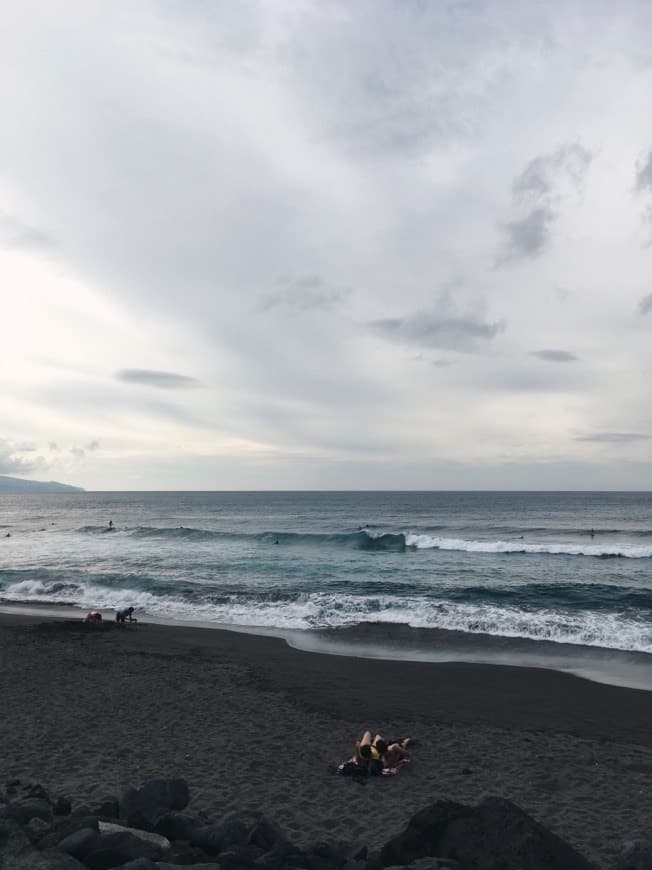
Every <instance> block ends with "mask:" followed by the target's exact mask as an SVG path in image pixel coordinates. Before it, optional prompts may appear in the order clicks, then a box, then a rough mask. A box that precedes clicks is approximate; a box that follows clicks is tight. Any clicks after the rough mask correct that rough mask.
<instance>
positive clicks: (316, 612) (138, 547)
mask: <svg viewBox="0 0 652 870" xmlns="http://www.w3.org/2000/svg"><path fill="white" fill-rule="evenodd" d="M109 522H112V523H113V529H109ZM3 605H4V606H13V607H15V606H16V605H20V606H32V607H33V606H35V605H38V606H40V607H43V606H48V607H55V608H57V609H60V610H61V612H63V611H64V610H65V611H66V613H68V614H70V613H71V612H74V611H75V610H77V611H79V615H82V614H83V612H85V611H87V610H88V609H91V608H92V609H102V610H104V611H112V610H113V609H115V608H117V607H121V606H125V605H133V606H134V607H135V608H136V611H137V613H138V615H139V616H140V617H141V618H144V619H148V618H150V619H153V620H163V621H173V622H189V623H192V624H198V625H214V626H219V627H230V628H239V629H243V630H248V631H255V632H262V633H272V634H278V635H280V636H283V637H285V638H286V639H287V640H288V641H289V642H290V643H292V644H293V645H296V646H299V647H303V648H305V649H315V650H320V651H326V652H333V653H347V654H352V653H353V654H358V655H375V656H385V657H392V658H393V657H407V658H413V659H419V660H421V659H426V660H433V661H440V660H445V659H460V660H471V661H498V662H502V663H510V664H529V665H532V664H534V665H536V666H544V667H555V668H559V669H566V670H570V671H573V672H576V673H582V674H584V675H588V676H591V677H595V678H596V679H606V680H607V681H611V682H621V683H624V684H627V685H634V686H639V687H643V688H652V667H650V666H651V665H652V657H650V656H652V493H640V492H620V493H617V492H609V493H604V492H187V493H184V492H169V493H165V492H162V493H159V492H156V493H134V492H129V493H119V492H114V493H105V492H104V493H102V492H97V493H94V492H88V493H72V494H68V493H66V494H58V493H49V494H42V495H25V494H22V495H0V606H3Z"/></svg>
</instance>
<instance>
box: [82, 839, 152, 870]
mask: <svg viewBox="0 0 652 870" xmlns="http://www.w3.org/2000/svg"><path fill="white" fill-rule="evenodd" d="M160 857H161V849H160V848H158V847H157V846H155V845H154V844H152V843H150V842H147V841H146V840H142V839H141V838H140V837H136V836H135V835H134V834H131V833H129V831H119V832H116V833H111V834H100V835H99V837H98V839H97V841H96V843H95V845H94V847H93V848H92V849H91V850H90V852H88V853H87V854H86V856H85V857H84V864H85V865H86V866H87V867H88V868H89V870H109V868H111V867H120V866H121V865H122V864H126V863H127V862H128V861H133V860H134V859H136V858H149V859H151V860H152V861H156V860H157V858H160Z"/></svg>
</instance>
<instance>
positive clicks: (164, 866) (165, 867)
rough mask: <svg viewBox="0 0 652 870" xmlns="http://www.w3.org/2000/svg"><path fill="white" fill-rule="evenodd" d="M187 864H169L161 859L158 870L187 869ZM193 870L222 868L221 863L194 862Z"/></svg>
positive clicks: (219, 869) (217, 869)
mask: <svg viewBox="0 0 652 870" xmlns="http://www.w3.org/2000/svg"><path fill="white" fill-rule="evenodd" d="M187 866H188V865H187V864H168V863H167V861H159V862H158V863H157V865H156V867H157V870H186V867H187ZM192 870H221V867H220V865H219V864H214V863H211V862H208V863H207V862H204V863H201V864H193V865H192Z"/></svg>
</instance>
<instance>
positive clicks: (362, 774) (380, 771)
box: [337, 761, 398, 779]
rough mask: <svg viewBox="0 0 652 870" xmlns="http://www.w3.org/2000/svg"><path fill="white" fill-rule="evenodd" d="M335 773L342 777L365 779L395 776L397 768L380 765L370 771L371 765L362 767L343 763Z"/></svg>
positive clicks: (350, 762) (352, 763)
mask: <svg viewBox="0 0 652 870" xmlns="http://www.w3.org/2000/svg"><path fill="white" fill-rule="evenodd" d="M337 772H338V773H341V774H342V776H352V777H355V778H356V779H360V778H364V779H366V778H367V777H368V776H396V774H397V773H398V767H383V766H382V764H381V765H380V766H379V767H374V768H373V769H372V768H371V765H369V766H366V765H365V766H364V767H362V766H361V765H359V764H356V762H355V761H344V762H342V764H340V765H338V767H337Z"/></svg>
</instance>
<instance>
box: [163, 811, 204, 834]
mask: <svg viewBox="0 0 652 870" xmlns="http://www.w3.org/2000/svg"><path fill="white" fill-rule="evenodd" d="M203 824H204V823H203V822H200V821H199V820H198V819H196V818H195V817H194V816H189V815H188V814H187V813H179V812H177V811H176V810H171V811H170V812H169V813H164V814H163V815H162V816H159V818H158V819H157V821H156V824H155V825H154V831H155V832H156V833H157V834H161V835H162V836H163V837H167V838H168V840H190V838H191V836H192V833H193V831H195V830H196V829H197V828H199V827H201V826H202V825H203Z"/></svg>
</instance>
